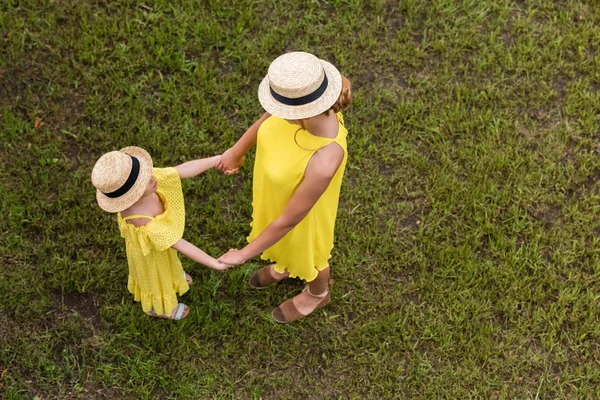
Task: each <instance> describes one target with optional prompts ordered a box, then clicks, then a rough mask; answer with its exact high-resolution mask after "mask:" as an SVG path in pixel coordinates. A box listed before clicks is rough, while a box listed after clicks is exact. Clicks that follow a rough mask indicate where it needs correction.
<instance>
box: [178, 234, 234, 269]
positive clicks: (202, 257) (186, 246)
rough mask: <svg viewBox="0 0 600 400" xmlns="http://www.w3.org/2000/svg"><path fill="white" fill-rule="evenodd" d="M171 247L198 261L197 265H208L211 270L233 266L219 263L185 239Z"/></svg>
mask: <svg viewBox="0 0 600 400" xmlns="http://www.w3.org/2000/svg"><path fill="white" fill-rule="evenodd" d="M171 247H173V248H174V249H175V250H177V251H178V252H180V253H181V254H183V255H185V256H187V257H189V258H191V259H192V260H194V261H196V262H197V263H200V264H203V265H206V266H207V267H209V268H212V269H216V270H218V271H222V270H225V269H227V268H231V265H227V264H223V263H221V262H219V261H217V260H216V259H215V258H214V257H211V256H209V255H208V254H206V253H205V252H203V251H202V250H200V249H199V248H198V247H196V246H194V245H193V244H191V243H190V242H188V241H187V240H185V239H179V241H178V242H177V243H175V244H174V245H173V246H171Z"/></svg>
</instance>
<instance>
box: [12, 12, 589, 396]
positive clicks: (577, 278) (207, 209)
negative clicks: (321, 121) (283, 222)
mask: <svg viewBox="0 0 600 400" xmlns="http://www.w3.org/2000/svg"><path fill="white" fill-rule="evenodd" d="M593 4H594V3H593V2H590V4H588V2H585V1H571V0H566V1H561V2H559V1H547V0H526V1H523V0H515V1H508V0H498V1H496V0H434V1H415V0H402V1H391V0H379V1H378V0H373V1H367V0H364V1H361V0H298V1H285V2H281V1H277V0H271V1H265V2H263V1H257V0H232V1H216V0H207V1H200V0H186V1H179V0H177V1H168V0H145V1H142V0H137V1H126V0H3V1H2V2H1V3H0V39H1V45H0V113H1V114H0V229H1V234H0V293H1V296H0V397H3V398H6V399H31V398H34V397H35V396H37V397H39V398H40V399H53V398H58V399H138V398H143V399H163V398H164V399H167V398H169V399H261V398H262V399H367V398H368V399H384V398H385V399H387V398H390V399H391V398H394V399H467V398H473V399H475V398H484V399H496V398H503V399H576V398H577V399H579V398H599V396H600V384H599V382H600V369H599V368H598V365H599V362H600V337H599V336H600V321H599V320H600V313H599V305H600V301H599V298H600V262H599V261H600V260H599V258H600V243H599V239H598V237H599V234H600V219H599V218H598V215H599V212H600V183H599V177H600V159H599V152H600V117H599V115H600V94H599V89H600V54H599V53H598V46H599V44H600V28H598V27H599V26H600V8H598V7H597V6H596V5H593ZM292 50H304V51H309V52H312V53H314V54H316V55H318V56H319V57H321V58H324V59H327V60H329V61H331V62H333V63H334V64H335V65H336V66H337V67H338V68H339V69H340V70H341V72H342V73H343V74H344V75H346V76H348V77H349V78H350V79H351V81H352V82H353V97H354V102H353V104H352V106H351V108H350V109H348V111H347V112H346V113H345V119H346V122H347V126H348V129H349V132H350V133H349V136H348V140H349V143H348V147H349V152H350V157H349V160H348V167H347V171H346V176H345V179H344V183H343V186H342V197H341V201H340V208H339V213H338V222H337V230H336V247H335V248H334V251H333V259H332V272H333V276H332V278H333V280H332V282H333V285H332V303H331V304H330V305H329V306H328V307H326V308H324V309H322V310H319V311H318V312H316V313H315V314H314V315H312V316H311V317H310V318H307V319H305V320H302V321H300V322H297V323H294V324H291V325H285V326H282V325H278V324H276V323H274V322H272V321H271V320H270V313H271V310H272V309H273V308H275V307H276V306H277V305H278V304H279V303H281V302H282V301H284V300H285V299H287V298H290V297H291V296H293V295H295V294H296V293H298V292H299V291H300V290H301V288H302V284H301V282H299V281H295V280H290V281H289V282H285V283H282V284H280V285H277V286H275V287H272V288H270V289H268V290H264V291H253V290H251V288H250V287H249V286H248V284H247V280H248V278H249V277H250V275H251V274H252V273H253V271H255V270H256V269H257V268H258V267H259V266H261V265H264V262H262V261H260V260H259V259H258V258H256V259H253V260H250V262H248V263H247V264H245V265H244V266H242V267H238V268H235V269H231V270H228V271H226V272H216V271H212V270H209V269H208V268H205V267H203V266H201V265H198V264H195V263H193V262H191V261H190V260H187V259H185V260H183V263H184V267H185V269H186V270H187V271H188V272H189V273H190V274H191V275H192V276H193V277H194V279H195V282H194V285H193V286H192V287H191V289H190V291H189V293H187V294H185V295H184V296H183V297H182V300H183V301H184V302H186V303H187V304H189V305H190V306H191V307H192V311H191V314H190V316H189V317H188V318H187V319H186V320H184V321H181V322H179V323H173V322H171V321H164V320H157V319H153V318H149V317H147V316H146V315H145V314H144V313H143V312H142V311H141V307H140V306H139V304H137V303H135V302H134V301H133V298H132V296H131V295H130V294H129V293H128V292H127V288H126V282H127V263H126V257H125V250H124V243H123V240H122V238H121V237H120V236H119V233H118V229H117V226H116V219H115V216H114V215H110V214H107V213H105V212H103V211H101V210H100V209H99V208H98V207H97V205H96V203H95V194H94V188H93V186H92V184H91V182H90V178H89V177H90V172H91V168H92V166H93V163H94V162H95V160H96V159H97V158H98V157H99V156H100V155H102V154H103V153H105V152H108V151H110V150H114V149H119V148H121V147H124V146H127V145H138V146H141V147H143V148H145V149H147V150H148V151H149V152H150V154H151V155H152V156H153V158H154V163H155V165H157V166H172V165H175V164H177V163H180V162H182V161H184V160H190V159H192V158H197V157H206V156H210V155H214V154H220V153H221V152H223V151H225V150H226V149H227V148H228V147H229V146H231V145H232V144H233V143H234V142H235V140H236V139H237V138H238V137H239V136H240V135H241V134H242V133H243V132H244V130H245V129H246V127H248V126H249V125H250V124H251V123H252V122H253V121H254V120H255V119H256V118H258V117H259V116H260V115H261V114H262V109H261V107H260V104H259V102H258V99H257V95H256V92H257V88H258V84H259V82H260V80H261V79H262V78H263V76H264V75H265V73H266V71H267V68H268V66H269V64H270V62H271V61H272V60H273V59H274V58H275V57H277V56H278V55H280V54H282V53H284V52H287V51H292ZM252 157H253V155H250V157H248V159H247V160H246V164H245V165H244V167H243V169H242V170H241V172H240V174H238V175H236V176H233V177H227V176H224V175H222V174H220V173H218V172H216V171H208V172H207V173H205V174H204V175H201V176H200V177H199V178H197V179H194V180H191V181H185V182H184V192H185V196H186V208H187V221H186V223H187V227H186V233H185V236H184V237H185V238H186V239H187V240H189V241H191V242H193V243H195V244H198V245H199V246H200V247H201V248H203V249H204V250H205V251H207V252H208V253H210V254H212V255H215V256H216V255H220V254H222V253H223V252H224V251H226V250H227V249H229V248H231V247H240V246H242V245H243V244H244V242H245V236H246V235H247V233H248V232H249V225H248V224H249V222H250V214H251V200H252V194H251V183H252V161H253V159H252Z"/></svg>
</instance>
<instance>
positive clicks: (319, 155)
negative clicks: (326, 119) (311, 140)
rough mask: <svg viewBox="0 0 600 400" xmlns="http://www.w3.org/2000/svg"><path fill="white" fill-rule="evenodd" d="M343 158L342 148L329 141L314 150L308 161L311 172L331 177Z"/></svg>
mask: <svg viewBox="0 0 600 400" xmlns="http://www.w3.org/2000/svg"><path fill="white" fill-rule="evenodd" d="M343 160H344V149H343V148H342V146H340V145H339V144H338V143H336V142H331V143H329V144H328V145H326V146H323V147H322V148H320V149H319V150H317V151H316V152H315V154H314V155H313V156H312V158H311V159H310V161H309V163H308V168H307V169H310V172H311V174H315V175H317V176H322V177H326V178H329V179H331V178H332V177H333V176H334V175H335V173H336V171H337V170H338V168H339V166H340V164H341V163H342V161H343Z"/></svg>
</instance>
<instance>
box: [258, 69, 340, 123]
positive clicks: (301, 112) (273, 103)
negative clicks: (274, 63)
mask: <svg viewBox="0 0 600 400" xmlns="http://www.w3.org/2000/svg"><path fill="white" fill-rule="evenodd" d="M319 61H320V62H321V65H322V66H323V69H324V70H325V74H326V75H327V79H328V81H329V83H328V85H327V89H326V90H325V92H324V93H323V94H322V95H321V97H319V98H318V99H317V100H315V101H312V102H310V103H308V104H303V105H301V106H288V105H286V104H283V103H280V102H278V101H277V100H275V98H274V97H273V96H272V95H271V90H270V89H271V88H270V86H269V76H268V75H267V76H265V78H264V79H263V80H262V82H261V83H260V85H259V87H258V100H259V101H260V104H261V105H262V106H263V108H264V109H265V110H266V111H267V112H268V113H269V114H271V115H274V116H276V117H279V118H283V119H304V118H310V117H314V116H315V115H319V114H321V113H323V112H325V111H327V110H329V109H330V108H331V106H333V105H334V104H335V102H336V101H337V100H338V98H339V97H340V93H341V92H342V75H341V74H340V72H339V71H338V70H337V68H335V67H334V66H333V65H332V64H331V63H328V62H327V61H325V60H319Z"/></svg>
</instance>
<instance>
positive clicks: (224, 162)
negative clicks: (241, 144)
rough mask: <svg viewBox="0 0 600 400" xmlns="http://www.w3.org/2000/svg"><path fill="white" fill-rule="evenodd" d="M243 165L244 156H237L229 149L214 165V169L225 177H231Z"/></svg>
mask: <svg viewBox="0 0 600 400" xmlns="http://www.w3.org/2000/svg"><path fill="white" fill-rule="evenodd" d="M243 163H244V156H238V155H237V154H235V151H234V150H233V149H229V150H227V151H226V152H225V153H223V154H221V157H219V159H218V160H217V162H216V163H215V168H216V169H217V170H219V171H221V172H223V173H224V174H225V175H233V174H235V173H237V172H238V171H239V170H240V167H241V166H242V164H243Z"/></svg>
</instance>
